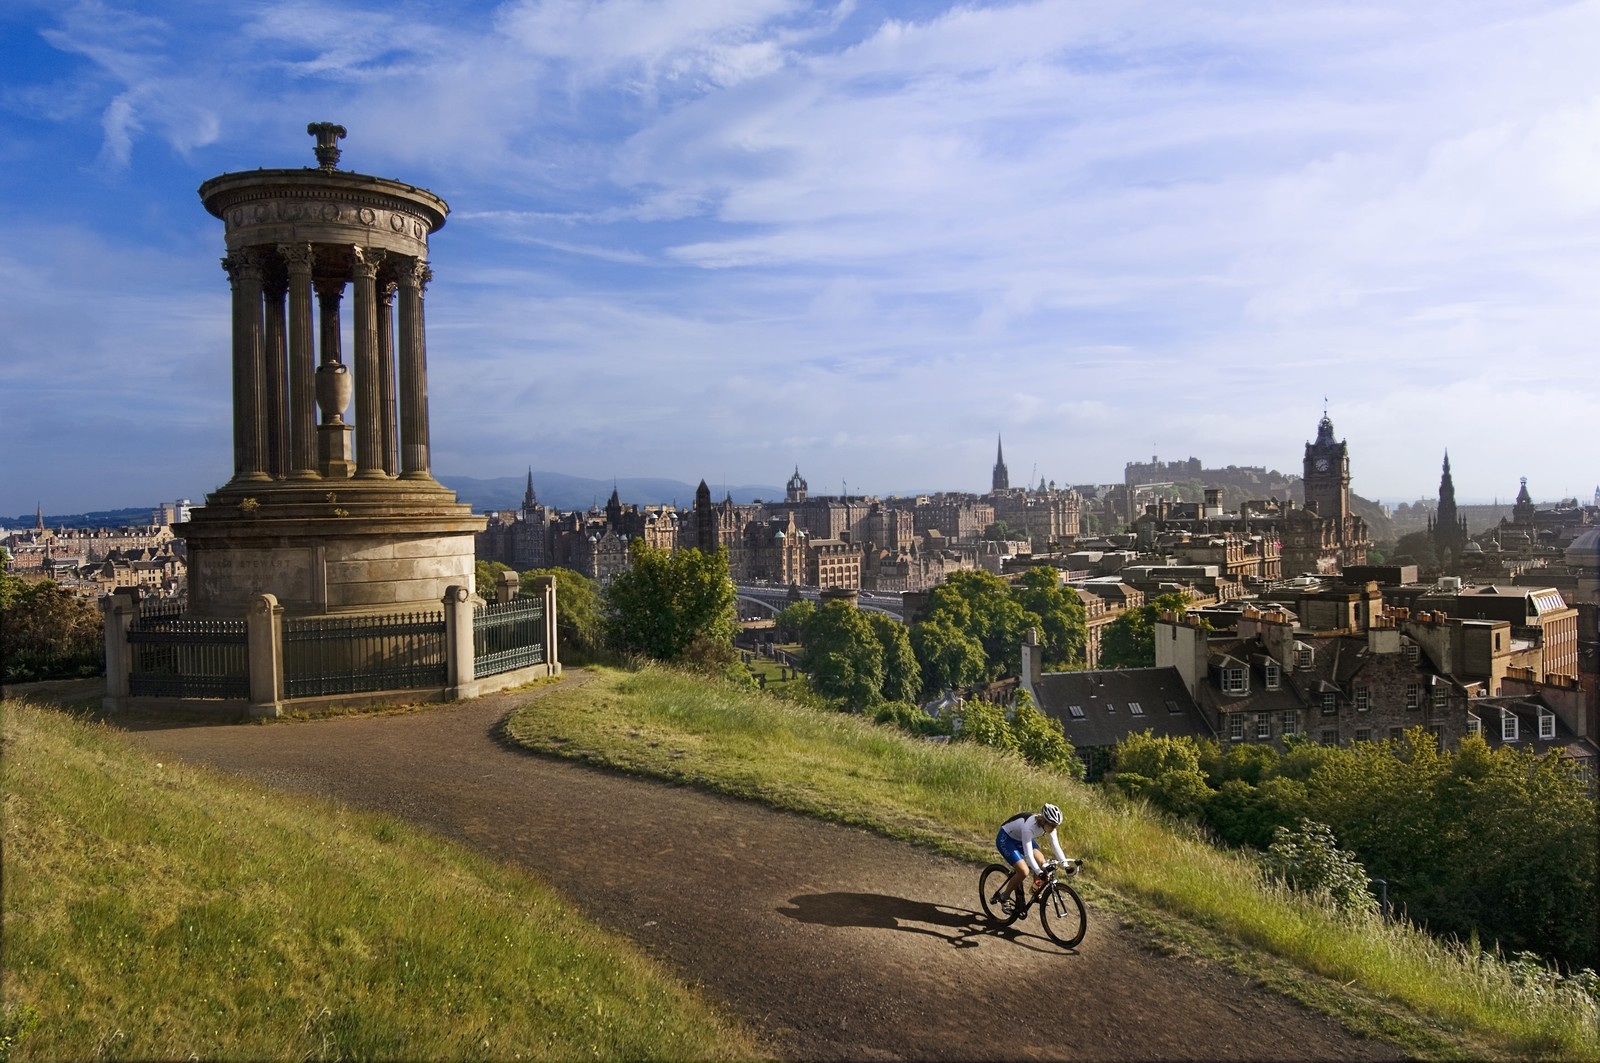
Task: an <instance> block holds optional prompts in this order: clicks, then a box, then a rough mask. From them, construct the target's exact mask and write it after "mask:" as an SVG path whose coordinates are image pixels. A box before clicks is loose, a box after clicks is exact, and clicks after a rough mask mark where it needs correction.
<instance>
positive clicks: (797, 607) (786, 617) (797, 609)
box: [777, 598, 817, 642]
mask: <svg viewBox="0 0 1600 1063" xmlns="http://www.w3.org/2000/svg"><path fill="white" fill-rule="evenodd" d="M816 611H817V607H816V606H815V605H813V604H812V603H811V601H810V600H808V599H806V598H802V599H800V600H799V601H798V602H790V603H789V604H788V605H786V606H784V607H783V608H782V609H781V610H779V612H778V616H777V624H778V630H779V631H781V632H783V634H784V636H785V637H787V638H790V639H793V640H794V641H796V642H798V641H800V633H801V632H802V631H804V630H805V629H806V622H807V621H809V620H810V619H811V616H812V614H813V613H815V612H816Z"/></svg>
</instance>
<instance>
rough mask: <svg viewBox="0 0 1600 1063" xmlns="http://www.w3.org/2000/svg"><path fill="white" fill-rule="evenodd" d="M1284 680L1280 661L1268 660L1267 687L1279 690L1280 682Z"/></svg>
mask: <svg viewBox="0 0 1600 1063" xmlns="http://www.w3.org/2000/svg"><path fill="white" fill-rule="evenodd" d="M1282 681H1283V673H1281V672H1280V671H1278V662H1277V661H1269V662H1267V689H1268V690H1277V689H1278V684H1279V683H1281V682H1282Z"/></svg>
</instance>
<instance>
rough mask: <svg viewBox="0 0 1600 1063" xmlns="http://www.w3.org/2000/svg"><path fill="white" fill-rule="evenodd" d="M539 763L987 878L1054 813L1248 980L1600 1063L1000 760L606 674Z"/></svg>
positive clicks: (1186, 939) (1371, 1013)
mask: <svg viewBox="0 0 1600 1063" xmlns="http://www.w3.org/2000/svg"><path fill="white" fill-rule="evenodd" d="M507 729H508V733H509V734H510V735H511V736H512V737H513V738H514V739H516V740H517V741H519V742H521V743H523V744H524V745H527V746H530V747H532V748H536V749H540V750H545V751H549V752H555V753H560V754H562V755H564V756H568V757H575V758H579V759H583V760H587V761H591V762H596V763H603V764H608V765H612V766H615V767H619V768H623V769H625V770H629V771H636V772H642V773H647V774H651V775H656V776H660V777H663V778H668V779H674V780H677V781H682V782H688V783H694V784H697V785H703V786H706V787H708V788H712V789H716V790H719V791H723V792H726V793H730V794H735V795H739V796H744V797H750V798H754V799H757V800H761V801H765V802H767V803H769V804H771V805H774V806H777V807H781V808H788V809H793V810H796V811H800V812H805V813H808V814H812V815H817V816H822V817H825V818H828V819H833V820H836V821H840V822H845V823H851V824H856V825H862V826H867V827H871V828H872V829H875V830H879V831H881V832H883V833H886V834H889V835H891V836H895V837H901V838H906V839H909V840H914V841H917V842H920V843H924V844H928V845H932V846H934V847H936V848H939V849H941V850H943V851H946V852H949V853H952V854H955V855H959V856H963V857H967V858H971V859H974V860H987V859H989V858H990V857H991V854H990V850H989V840H990V839H991V838H992V837H993V832H994V829H995V824H996V823H998V822H999V821H1000V820H1002V819H1004V818H1005V817H1006V816H1008V815H1010V814H1012V813H1014V812H1016V811H1017V810H1018V809H1023V808H1029V807H1036V806H1037V805H1038V804H1040V803H1041V802H1043V801H1045V800H1051V801H1055V802H1056V803H1057V804H1059V805H1061V806H1062V810H1063V811H1064V812H1065V814H1066V822H1065V824H1064V825H1063V827H1062V832H1061V837H1062V845H1063V847H1064V848H1066V849H1067V850H1068V852H1069V853H1072V854H1073V855H1077V856H1082V857H1084V858H1086V859H1087V860H1088V861H1089V863H1088V869H1087V874H1086V876H1085V877H1084V879H1082V880H1080V882H1082V883H1083V885H1084V888H1085V891H1086V892H1087V893H1088V894H1089V896H1090V898H1091V900H1092V901H1099V902H1100V904H1101V905H1102V906H1109V907H1115V908H1120V909H1121V910H1122V911H1123V912H1125V913H1127V914H1128V915H1129V916H1130V917H1131V918H1134V919H1135V920H1137V921H1140V922H1143V923H1145V924H1147V925H1153V926H1155V927H1157V928H1158V929H1159V930H1160V931H1161V932H1162V933H1163V934H1165V935H1166V937H1167V939H1168V940H1169V941H1173V942H1176V943H1178V944H1179V945H1181V946H1182V947H1189V948H1195V949H1199V950H1202V951H1206V952H1208V953H1210V954H1212V955H1217V956H1221V957H1223V958H1226V959H1228V960H1229V961H1230V962H1233V963H1235V964H1236V965H1241V966H1243V967H1245V968H1246V969H1248V970H1250V971H1251V972H1252V973H1253V974H1255V975H1257V976H1258V977H1261V978H1263V979H1264V980H1266V981H1268V982H1270V983H1271V984H1274V985H1276V986H1278V987H1280V988H1282V989H1285V990H1287V991H1289V992H1291V993H1293V994H1295V995H1296V996H1298V997H1299V998H1300V999H1302V1000H1305V1001H1306V1002H1308V1003H1310V1004H1312V1005H1314V1006H1317V1007H1319V1008H1322V1009H1323V1010H1326V1011H1329V1012H1331V1013H1334V1014H1337V1015H1340V1016H1341V1017H1342V1018H1344V1019H1345V1020H1346V1021H1348V1022H1350V1023H1352V1025H1354V1026H1355V1027H1357V1028H1359V1029H1362V1030H1364V1031H1366V1032H1369V1033H1374V1034H1378V1035H1381V1036H1385V1037H1387V1038H1389V1039H1391V1040H1394V1041H1396V1042H1398V1043H1400V1044H1402V1045H1404V1046H1405V1047H1407V1048H1408V1049H1409V1050H1411V1051H1413V1052H1415V1053H1418V1054H1420V1055H1425V1056H1438V1057H1450V1056H1461V1055H1465V1056H1467V1057H1469V1058H1483V1057H1487V1056H1499V1057H1506V1058H1540V1059H1553V1058H1563V1059H1600V1013H1597V1011H1596V1008H1595V1006H1594V1001H1593V999H1592V998H1588V997H1585V996H1583V995H1582V994H1574V993H1542V994H1541V993H1538V992H1533V991H1530V990H1529V989H1528V988H1526V987H1523V986H1519V985H1517V984H1516V982H1515V979H1514V978H1513V977H1512V976H1511V973H1510V971H1509V968H1508V967H1507V966H1506V965H1505V964H1503V963H1500V962H1498V961H1496V960H1494V959H1492V958H1489V957H1485V956H1484V955H1482V954H1481V953H1480V952H1479V951H1478V950H1476V949H1474V948H1469V947H1463V946H1457V945H1452V944H1449V943H1441V942H1439V941H1436V940H1434V939H1432V938H1430V937H1428V936H1427V935H1426V934H1424V933H1421V932H1420V931H1418V930H1416V929H1415V928H1412V927H1409V926H1405V925H1402V924H1395V923H1384V922H1382V921H1381V920H1379V919H1377V918H1366V917H1353V916H1350V915H1347V914H1343V913H1339V912H1337V911H1334V910H1331V909H1330V908H1327V907H1325V906H1323V905H1321V904H1319V903H1317V902H1316V901H1315V900H1313V899H1311V898H1308V897H1306V896H1304V895H1301V894H1296V893H1292V892H1289V891H1287V890H1284V889H1281V888H1278V887H1276V886H1274V885H1273V884H1271V883H1270V882H1268V881H1266V880H1264V879H1263V878H1262V876H1261V874H1260V872H1259V870H1258V868H1257V865H1256V864H1255V863H1254V862H1253V861H1252V860H1251V859H1250V858H1248V857H1247V856H1244V855H1241V854H1238V853H1234V852H1228V851H1224V850H1220V849H1217V848H1216V847H1214V846H1212V845H1210V844H1209V843H1208V842H1207V841H1206V840H1205V839H1204V838H1203V837H1201V836H1200V835H1199V833H1198V832H1197V831H1196V830H1195V829H1193V828H1190V827H1186V826H1184V825H1182V824H1175V823H1173V822H1171V821H1169V820H1166V819H1164V818H1162V817H1161V816H1159V815H1157V814H1155V813H1153V812H1152V811H1150V810H1149V809H1148V808H1146V807H1145V806H1143V805H1139V804H1133V803H1130V802H1127V801H1125V800H1120V799H1117V798H1114V797H1112V796H1110V795H1108V794H1106V793H1105V792H1103V791H1102V790H1100V789H1099V788H1097V787H1091V786H1086V785H1083V784H1081V783H1077V782H1074V781H1072V780H1070V779H1068V778H1066V777H1064V776H1061V775H1058V774H1053V773H1050V772H1046V771H1042V770H1039V769H1035V768H1031V767H1028V766H1027V765H1025V764H1023V763H1022V762H1021V761H1019V760H1017V759H1015V758H1011V757H1007V756H1005V755H1003V754H999V753H996V752H994V751H992V750H990V749H987V748H984V747H979V746H975V745H969V744H965V743H953V744H949V745H939V744H934V743H929V742H925V741H920V740H918V739H916V738H913V737H910V736H908V735H906V734H904V733H902V732H900V731H898V730H895V729H893V728H889V727H880V726H876V725H874V724H872V723H870V722H868V721H866V720H864V719H861V718H859V717H854V716H847V715H841V714H836V713H828V712H818V711H816V710H814V709H807V708H803V707H799V706H796V705H792V704H788V703H786V702H784V701H782V700H779V699H775V698H771V697H761V696H759V695H755V694H752V693H749V692H747V691H743V690H740V689H738V688H736V687H732V686H727V685H722V684H717V683H708V682H706V681H705V680H702V679H698V678H696V677H692V676H687V675H684V674H682V673H676V672H671V671H667V670H663V669H655V668H649V669H644V670H641V671H639V672H636V673H623V672H601V673H599V674H598V676H597V678H596V680H595V681H593V682H590V683H588V684H587V685H585V686H583V687H581V688H579V689H574V690H563V691H555V692H551V693H550V694H548V695H547V696H545V697H542V698H540V699H539V700H538V701H536V702H531V703H529V704H528V705H526V706H524V707H523V708H522V709H520V710H518V711H517V712H516V713H515V714H513V716H512V718H511V720H510V721H509V722H508V727H507Z"/></svg>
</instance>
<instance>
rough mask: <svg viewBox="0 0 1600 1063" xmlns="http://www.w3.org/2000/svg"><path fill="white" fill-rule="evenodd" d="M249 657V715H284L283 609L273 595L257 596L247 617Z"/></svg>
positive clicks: (264, 716) (246, 632) (262, 716)
mask: <svg viewBox="0 0 1600 1063" xmlns="http://www.w3.org/2000/svg"><path fill="white" fill-rule="evenodd" d="M244 622H245V640H246V644H247V646H248V647H249V655H250V715H251V716H253V717H256V718H258V719H261V718H274V717H278V716H282V715H283V606H281V605H279V604H278V599H277V598H276V597H275V596H273V595H271V594H258V595H256V596H255V598H254V600H252V601H251V603H250V611H249V612H248V613H246V614H245V621H244Z"/></svg>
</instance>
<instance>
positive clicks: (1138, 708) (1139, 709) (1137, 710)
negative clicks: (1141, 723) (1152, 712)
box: [1128, 701, 1144, 716]
mask: <svg viewBox="0 0 1600 1063" xmlns="http://www.w3.org/2000/svg"><path fill="white" fill-rule="evenodd" d="M1128 715H1129V716H1143V715H1144V706H1143V705H1140V704H1139V703H1138V702H1137V701H1130V702H1128Z"/></svg>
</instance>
